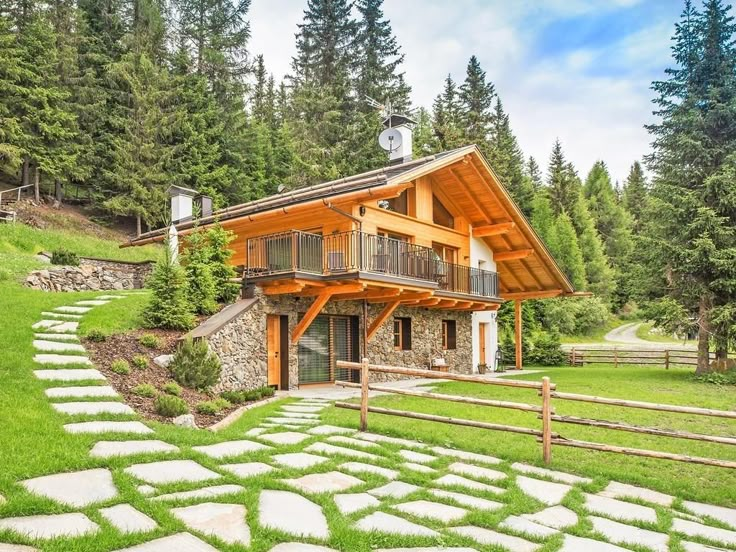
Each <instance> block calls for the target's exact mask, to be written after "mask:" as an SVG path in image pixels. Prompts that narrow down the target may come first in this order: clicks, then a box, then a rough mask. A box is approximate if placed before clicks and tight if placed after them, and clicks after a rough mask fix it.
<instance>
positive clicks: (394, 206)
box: [378, 190, 408, 215]
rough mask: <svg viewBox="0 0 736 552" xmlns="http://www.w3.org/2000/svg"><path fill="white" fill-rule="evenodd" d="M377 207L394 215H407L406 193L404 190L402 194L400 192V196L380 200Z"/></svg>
mask: <svg viewBox="0 0 736 552" xmlns="http://www.w3.org/2000/svg"><path fill="white" fill-rule="evenodd" d="M378 206H379V207H380V208H381V209H386V210H387V211H393V212H394V213H400V214H402V215H406V214H407V213H408V201H407V191H406V190H404V191H403V192H401V195H399V196H397V197H393V198H391V199H382V200H380V201H379V202H378Z"/></svg>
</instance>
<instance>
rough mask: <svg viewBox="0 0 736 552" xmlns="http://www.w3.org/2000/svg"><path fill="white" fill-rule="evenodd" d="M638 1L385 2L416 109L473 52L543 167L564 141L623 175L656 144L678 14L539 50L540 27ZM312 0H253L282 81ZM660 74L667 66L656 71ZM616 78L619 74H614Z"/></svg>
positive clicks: (260, 44) (583, 168) (259, 31)
mask: <svg viewBox="0 0 736 552" xmlns="http://www.w3.org/2000/svg"><path fill="white" fill-rule="evenodd" d="M638 3H640V0H551V1H550V0H547V1H545V2H539V1H538V0H520V1H516V2H506V1H502V0H454V1H452V2H447V1H442V0H402V1H399V0H386V1H385V3H384V11H385V13H386V16H387V17H388V18H389V19H390V20H391V24H392V27H393V30H394V32H395V34H396V35H397V37H398V41H399V43H400V44H401V46H402V51H403V53H404V54H405V56H406V61H405V64H404V70H405V72H406V78H407V81H408V82H409V83H410V84H411V86H412V87H413V100H414V102H415V103H416V104H417V105H424V106H426V107H429V106H431V103H432V100H433V98H434V96H436V95H437V94H438V93H439V92H440V90H441V89H442V84H443V80H444V79H445V77H446V76H447V74H448V73H452V75H453V77H454V78H455V80H457V81H462V80H463V78H464V74H465V67H466V65H467V61H468V58H469V57H470V56H471V55H473V54H475V55H477V56H478V58H479V60H480V62H481V65H482V66H483V68H484V69H485V70H486V72H487V74H488V78H489V79H490V80H492V81H493V82H494V84H496V89H497V91H498V92H499V94H500V95H501V98H502V99H503V101H504V105H505V107H506V109H507V111H508V112H509V114H510V117H511V123H512V126H513V129H514V131H515V132H516V134H517V136H518V138H519V142H520V145H521V147H522V149H523V150H524V152H525V153H526V154H527V155H533V156H535V157H536V158H537V160H538V161H539V162H540V164H542V165H543V166H544V165H545V164H546V162H547V159H548V157H549V152H550V150H551V147H552V143H553V141H554V140H555V138H556V137H559V138H560V139H561V140H562V142H563V145H564V148H565V152H566V154H567V156H568V158H569V159H570V160H571V161H573V162H574V163H575V165H576V167H577V168H578V170H579V171H580V172H581V175H582V176H585V173H586V172H587V171H588V170H589V169H590V167H591V166H592V164H593V163H594V162H595V161H596V160H597V159H599V158H602V159H604V160H605V161H606V162H607V164H608V166H609V168H610V169H611V172H612V174H613V177H614V178H615V179H618V180H623V179H624V178H625V177H626V174H627V173H628V169H629V166H630V165H631V163H632V162H633V161H634V160H636V159H641V157H642V155H644V154H645V153H647V151H648V150H649V136H648V135H647V133H646V131H645V130H644V128H643V125H644V124H645V123H647V122H650V121H651V119H652V116H651V111H652V106H651V103H650V99H651V92H650V90H649V86H650V82H651V80H652V78H653V76H656V75H653V71H655V70H656V69H657V68H661V69H662V70H663V69H664V67H665V66H666V64H667V63H668V58H669V37H670V35H671V33H672V29H673V23H674V18H675V17H676V16H677V13H676V10H675V11H674V12H673V15H671V17H672V20H652V21H648V22H647V23H648V24H647V26H646V28H644V29H642V30H641V31H639V32H636V33H633V34H629V35H624V36H622V37H621V38H620V39H619V40H618V41H615V43H614V44H608V45H604V46H598V45H595V44H592V45H590V46H586V47H585V48H582V49H577V50H574V51H572V52H563V53H560V54H559V55H556V56H555V55H552V54H545V56H544V57H543V59H541V58H540V57H539V56H538V55H535V54H534V46H535V37H536V36H537V33H538V32H539V30H540V29H541V28H542V27H543V26H544V25H548V24H550V23H553V22H554V21H555V20H556V19H559V18H565V17H574V16H581V15H585V14H588V13H591V14H593V13H600V12H601V10H609V9H610V10H613V9H618V8H626V7H630V6H633V5H635V4H638ZM305 6H306V1H305V0H253V4H252V7H251V29H252V40H251V45H250V48H251V51H252V52H253V53H263V54H264V56H265V59H266V64H267V66H268V68H269V70H270V71H272V72H274V74H275V75H276V77H277V78H281V77H283V75H285V74H286V73H288V71H289V68H290V63H291V58H292V56H293V55H294V53H295V47H294V42H295V41H294V34H295V33H296V31H297V23H299V22H301V19H302V13H303V9H304V8H305ZM658 74H660V75H661V71H660V72H659V73H658ZM612 75H615V76H612Z"/></svg>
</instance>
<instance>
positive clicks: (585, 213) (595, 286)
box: [570, 195, 616, 301]
mask: <svg viewBox="0 0 736 552" xmlns="http://www.w3.org/2000/svg"><path fill="white" fill-rule="evenodd" d="M570 217H571V220H572V223H573V226H574V227H575V230H576V232H577V236H578V243H579V245H580V249H581V251H582V253H583V262H584V264H585V274H586V278H587V286H586V288H585V289H587V290H589V291H592V292H593V293H594V294H596V295H598V296H600V297H601V298H602V299H603V300H605V301H611V299H612V298H613V295H614V293H615V292H616V273H615V271H614V270H613V268H612V267H611V264H610V260H609V259H608V257H607V256H606V252H605V246H604V244H603V240H602V239H601V236H600V234H599V233H598V230H597V229H596V227H595V220H594V219H593V216H592V215H591V214H590V211H589V210H588V203H587V201H586V200H585V198H584V197H583V196H582V195H579V196H578V199H577V200H576V202H575V205H574V207H573V210H572V213H571V215H570Z"/></svg>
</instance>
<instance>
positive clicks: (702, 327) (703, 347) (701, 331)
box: [695, 296, 710, 374]
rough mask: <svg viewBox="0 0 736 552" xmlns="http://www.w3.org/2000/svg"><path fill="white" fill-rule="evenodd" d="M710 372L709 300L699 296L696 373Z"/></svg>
mask: <svg viewBox="0 0 736 552" xmlns="http://www.w3.org/2000/svg"><path fill="white" fill-rule="evenodd" d="M707 372H710V301H709V300H708V298H707V297H706V296H702V297H701V298H700V305H699V308H698V366H697V368H696V369H695V373H696V374H705V373H707Z"/></svg>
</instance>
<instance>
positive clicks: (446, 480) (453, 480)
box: [435, 473, 505, 494]
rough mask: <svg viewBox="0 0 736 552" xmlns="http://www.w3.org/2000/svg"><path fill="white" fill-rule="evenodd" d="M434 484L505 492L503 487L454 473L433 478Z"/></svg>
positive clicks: (498, 492) (499, 492)
mask: <svg viewBox="0 0 736 552" xmlns="http://www.w3.org/2000/svg"><path fill="white" fill-rule="evenodd" d="M435 484H436V485H439V486H440V487H464V488H466V489H471V490H473V491H486V492H489V493H495V494H501V493H504V492H505V490H504V489H500V488H498V487H494V486H493V485H487V484H486V483H481V482H480V481H474V480H473V479H468V478H467V477H463V476H461V475H455V474H452V473H448V474H447V475H443V476H442V477H440V478H439V479H437V480H435Z"/></svg>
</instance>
